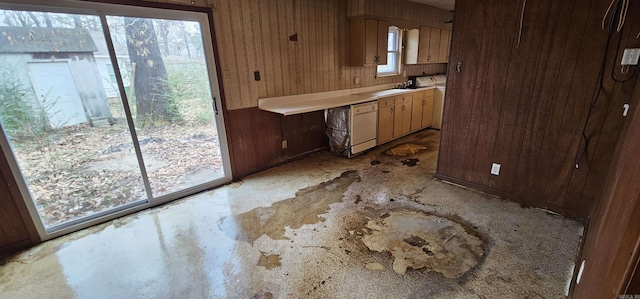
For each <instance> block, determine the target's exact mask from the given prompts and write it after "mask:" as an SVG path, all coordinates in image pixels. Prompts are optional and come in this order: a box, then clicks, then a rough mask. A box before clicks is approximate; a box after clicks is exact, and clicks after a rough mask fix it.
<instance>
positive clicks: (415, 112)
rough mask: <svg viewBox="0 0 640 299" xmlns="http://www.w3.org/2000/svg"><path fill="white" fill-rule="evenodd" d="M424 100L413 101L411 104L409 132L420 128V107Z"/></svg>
mask: <svg viewBox="0 0 640 299" xmlns="http://www.w3.org/2000/svg"><path fill="white" fill-rule="evenodd" d="M423 106H424V99H414V100H413V101H412V104H411V132H413V131H417V130H419V129H420V128H422V114H423V113H422V107H423Z"/></svg>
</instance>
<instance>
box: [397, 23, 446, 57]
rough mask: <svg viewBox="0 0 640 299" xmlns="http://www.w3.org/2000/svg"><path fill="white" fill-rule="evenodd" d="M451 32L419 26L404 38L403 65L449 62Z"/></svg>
mask: <svg viewBox="0 0 640 299" xmlns="http://www.w3.org/2000/svg"><path fill="white" fill-rule="evenodd" d="M450 40H451V30H449V29H442V28H434V27H427V26H421V27H420V29H411V30H408V31H407V33H406V36H405V60H404V64H426V63H446V62H448V61H449V42H450Z"/></svg>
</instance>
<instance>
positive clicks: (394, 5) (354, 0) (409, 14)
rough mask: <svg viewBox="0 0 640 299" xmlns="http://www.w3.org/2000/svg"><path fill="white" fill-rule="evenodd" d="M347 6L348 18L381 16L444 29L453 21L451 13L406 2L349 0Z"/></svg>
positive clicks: (399, 0) (400, 0)
mask: <svg viewBox="0 0 640 299" xmlns="http://www.w3.org/2000/svg"><path fill="white" fill-rule="evenodd" d="M347 5H348V7H347V15H348V16H360V15H372V16H380V17H384V18H388V19H393V20H403V21H411V22H415V23H418V24H422V25H425V26H432V27H443V28H448V27H451V24H446V23H445V22H446V21H450V20H452V19H453V13H451V12H448V11H445V10H443V9H440V8H436V7H432V6H426V5H422V4H419V3H415V2H408V1H404V0H349V1H347ZM414 28H418V27H414Z"/></svg>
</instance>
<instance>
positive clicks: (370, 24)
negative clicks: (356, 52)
mask: <svg viewBox="0 0 640 299" xmlns="http://www.w3.org/2000/svg"><path fill="white" fill-rule="evenodd" d="M377 55H378V21H377V20H371V19H366V20H365V21H364V64H365V65H375V64H376V61H377V59H376V57H377Z"/></svg>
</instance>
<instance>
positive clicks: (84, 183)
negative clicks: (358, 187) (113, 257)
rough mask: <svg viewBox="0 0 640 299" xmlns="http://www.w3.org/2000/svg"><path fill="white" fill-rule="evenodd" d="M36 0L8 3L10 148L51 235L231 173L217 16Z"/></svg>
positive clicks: (6, 141)
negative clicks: (213, 28) (215, 47)
mask: <svg viewBox="0 0 640 299" xmlns="http://www.w3.org/2000/svg"><path fill="white" fill-rule="evenodd" d="M32 2H33V3H30V5H28V6H27V5H23V4H24V2H23V1H21V2H20V4H0V125H1V126H2V129H3V130H2V133H3V134H2V135H3V136H2V138H0V139H1V140H0V144H1V145H2V149H3V152H4V154H5V155H6V156H7V158H8V159H9V161H10V164H11V165H12V170H13V174H14V176H16V179H17V181H18V182H19V185H20V187H21V191H22V193H23V196H24V197H25V198H27V200H28V205H29V206H30V207H31V210H32V214H34V217H35V218H36V220H37V221H36V222H39V223H40V224H41V227H40V231H41V235H44V236H42V237H44V238H46V237H47V236H48V235H51V234H52V233H54V232H57V231H62V230H69V229H73V228H74V227H75V228H80V226H82V225H83V224H85V226H86V225H89V224H91V223H96V222H98V221H104V220H105V219H107V218H109V217H114V216H117V215H120V214H124V213H128V212H131V211H133V210H136V209H142V208H146V207H149V206H151V205H154V204H159V203H161V202H165V201H168V200H172V199H176V198H179V197H182V196H186V195H189V194H192V193H195V192H199V191H202V190H205V189H207V188H211V187H214V186H216V185H219V184H222V183H225V182H228V181H229V180H230V167H229V162H228V150H227V148H226V136H225V134H224V121H223V119H222V115H221V113H219V111H217V109H216V107H219V106H220V103H216V101H219V100H218V99H219V98H220V97H219V93H220V91H219V87H218V86H217V78H216V72H215V61H214V59H213V51H212V44H211V39H210V33H209V28H210V27H209V24H208V16H207V14H204V13H195V12H184V11H170V10H160V9H150V8H140V7H135V8H132V7H124V6H117V5H108V4H95V3H78V2H66V1H59V2H56V5H59V6H57V7H48V6H38V4H40V2H42V1H32ZM43 3H44V2H43ZM45 4H46V5H51V4H49V3H45ZM79 6H80V7H79ZM72 7H73V8H72ZM151 16H153V17H151Z"/></svg>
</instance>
